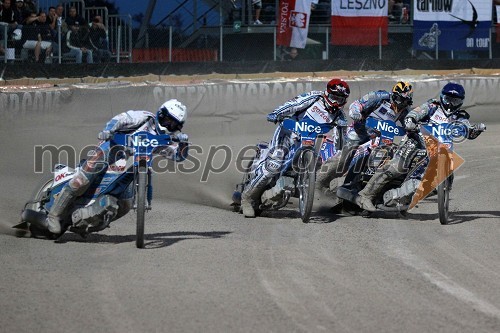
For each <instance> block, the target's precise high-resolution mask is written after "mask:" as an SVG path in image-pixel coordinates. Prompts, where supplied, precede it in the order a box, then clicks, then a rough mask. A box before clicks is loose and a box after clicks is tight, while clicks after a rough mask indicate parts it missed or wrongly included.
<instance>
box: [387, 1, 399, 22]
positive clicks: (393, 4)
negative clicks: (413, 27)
mask: <svg viewBox="0 0 500 333" xmlns="http://www.w3.org/2000/svg"><path fill="white" fill-rule="evenodd" d="M402 10H403V0H389V4H388V18H389V21H399V20H400V18H401V12H402Z"/></svg>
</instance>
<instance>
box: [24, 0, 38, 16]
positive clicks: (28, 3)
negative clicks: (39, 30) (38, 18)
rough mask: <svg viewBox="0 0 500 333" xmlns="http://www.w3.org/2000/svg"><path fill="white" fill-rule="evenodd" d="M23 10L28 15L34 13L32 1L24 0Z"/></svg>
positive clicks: (35, 9) (34, 7)
mask: <svg viewBox="0 0 500 333" xmlns="http://www.w3.org/2000/svg"><path fill="white" fill-rule="evenodd" d="M24 8H25V9H26V10H27V11H29V12H30V13H36V12H37V7H36V5H35V4H34V3H33V1H32V0H24Z"/></svg>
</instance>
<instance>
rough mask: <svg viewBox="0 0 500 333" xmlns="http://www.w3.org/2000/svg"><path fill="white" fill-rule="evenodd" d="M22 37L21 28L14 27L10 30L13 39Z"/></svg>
mask: <svg viewBox="0 0 500 333" xmlns="http://www.w3.org/2000/svg"><path fill="white" fill-rule="evenodd" d="M22 37H23V31H22V30H21V29H15V30H14V31H12V39H13V40H21V38H22Z"/></svg>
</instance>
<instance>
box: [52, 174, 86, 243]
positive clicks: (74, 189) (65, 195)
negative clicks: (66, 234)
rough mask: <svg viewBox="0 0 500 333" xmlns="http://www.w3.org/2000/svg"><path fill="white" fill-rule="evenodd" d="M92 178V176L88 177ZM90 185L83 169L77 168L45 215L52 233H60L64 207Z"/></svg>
mask: <svg viewBox="0 0 500 333" xmlns="http://www.w3.org/2000/svg"><path fill="white" fill-rule="evenodd" d="M90 179H92V177H90ZM89 185H90V180H89V177H88V176H87V173H86V172H85V171H83V170H81V169H80V170H78V171H77V172H76V174H75V176H74V177H73V178H72V179H71V180H70V181H69V182H68V183H67V184H66V185H64V187H63V188H62V190H61V192H59V193H58V194H57V197H56V198H55V200H54V203H53V204H52V207H51V208H50V211H49V214H48V215H47V224H48V229H49V231H50V232H51V233H53V234H60V233H61V218H62V216H63V214H64V211H65V210H66V208H67V207H68V206H69V205H70V204H71V203H72V202H73V201H74V200H75V199H76V198H77V197H78V196H79V195H81V194H83V193H84V192H85V191H86V190H87V188H88V187H89Z"/></svg>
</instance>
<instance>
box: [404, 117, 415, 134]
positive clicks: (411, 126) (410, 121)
mask: <svg viewBox="0 0 500 333" xmlns="http://www.w3.org/2000/svg"><path fill="white" fill-rule="evenodd" d="M416 128H417V121H416V120H415V118H412V117H406V118H405V129H406V130H407V131H414V130H415V129H416Z"/></svg>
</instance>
